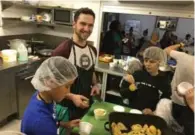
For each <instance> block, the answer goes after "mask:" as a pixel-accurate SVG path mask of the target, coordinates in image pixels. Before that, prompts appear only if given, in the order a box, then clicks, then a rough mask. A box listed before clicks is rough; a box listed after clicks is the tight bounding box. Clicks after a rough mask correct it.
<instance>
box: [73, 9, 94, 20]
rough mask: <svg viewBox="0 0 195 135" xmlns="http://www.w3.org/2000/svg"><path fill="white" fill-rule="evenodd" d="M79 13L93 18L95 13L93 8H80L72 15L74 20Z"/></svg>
mask: <svg viewBox="0 0 195 135" xmlns="http://www.w3.org/2000/svg"><path fill="white" fill-rule="evenodd" d="M80 14H86V15H91V16H93V18H94V19H95V13H94V12H93V10H91V9H90V8H80V9H78V10H77V11H76V12H75V15H74V21H75V22H76V21H77V20H78V18H79V16H80Z"/></svg>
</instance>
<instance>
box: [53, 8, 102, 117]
mask: <svg viewBox="0 0 195 135" xmlns="http://www.w3.org/2000/svg"><path fill="white" fill-rule="evenodd" d="M94 21H95V14H94V12H93V11H92V10H91V9H89V8H80V9H78V10H77V11H76V12H75V15H74V21H73V30H74V32H73V37H72V38H71V39H69V40H66V41H64V42H62V43H61V44H60V45H59V46H58V47H57V48H56V49H55V50H54V51H53V53H52V55H53V56H63V57H65V58H67V59H68V60H69V61H70V62H71V63H72V64H74V65H75V66H76V68H77V71H78V78H77V79H76V80H75V83H74V84H73V85H72V87H71V93H73V95H74V96H75V95H76V96H77V97H76V98H77V101H78V102H77V104H76V106H75V105H74V104H73V103H72V102H71V101H70V100H69V101H67V99H64V100H63V101H62V102H61V103H60V104H61V105H62V106H65V107H68V110H69V114H70V115H69V119H70V120H73V119H77V118H81V117H82V116H83V115H84V114H85V112H86V111H87V108H88V107H89V105H90V104H91V103H92V96H95V95H98V94H99V93H100V88H99V87H98V86H99V85H98V83H97V80H96V75H95V72H94V66H95V61H96V56H97V51H96V49H95V47H94V46H92V45H90V44H89V43H88V42H87V39H88V37H89V36H90V35H91V33H92V30H93V26H94ZM79 95H81V96H80V97H79ZM85 97H87V98H88V99H89V104H88V103H86V102H83V99H85ZM78 107H80V108H78Z"/></svg>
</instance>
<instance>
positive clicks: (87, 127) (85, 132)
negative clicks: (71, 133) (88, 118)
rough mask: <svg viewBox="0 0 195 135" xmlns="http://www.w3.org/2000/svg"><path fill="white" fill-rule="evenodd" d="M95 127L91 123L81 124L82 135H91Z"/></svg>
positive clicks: (80, 131)
mask: <svg viewBox="0 0 195 135" xmlns="http://www.w3.org/2000/svg"><path fill="white" fill-rule="evenodd" d="M92 128H93V125H92V124H91V123H89V122H81V123H80V124H79V133H80V135H90V133H91V130H92Z"/></svg>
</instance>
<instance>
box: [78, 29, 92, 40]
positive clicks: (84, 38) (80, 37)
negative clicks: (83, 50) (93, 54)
mask: <svg viewBox="0 0 195 135" xmlns="http://www.w3.org/2000/svg"><path fill="white" fill-rule="evenodd" d="M75 34H76V35H77V36H78V38H79V40H81V41H86V40H87V39H88V37H89V36H90V34H89V35H88V36H82V33H81V32H78V31H77V30H76V31H75Z"/></svg>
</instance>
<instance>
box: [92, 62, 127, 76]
mask: <svg viewBox="0 0 195 135" xmlns="http://www.w3.org/2000/svg"><path fill="white" fill-rule="evenodd" d="M95 70H96V71H98V72H103V73H107V74H110V75H116V76H121V77H122V76H123V75H124V74H125V71H124V70H123V69H121V68H119V67H114V68H110V67H109V64H108V63H103V62H99V63H98V64H97V65H96V67H95Z"/></svg>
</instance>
